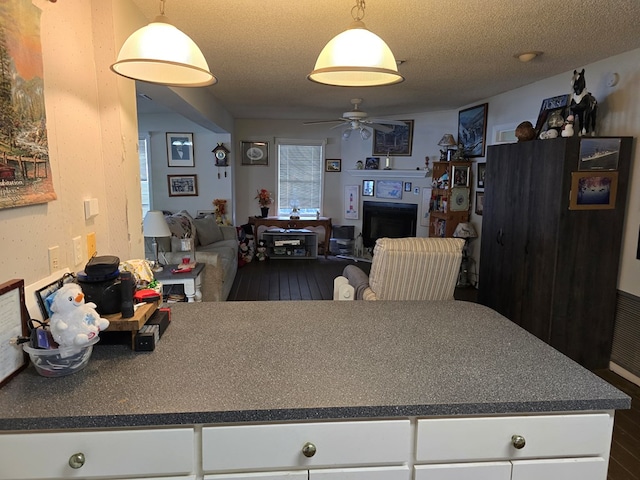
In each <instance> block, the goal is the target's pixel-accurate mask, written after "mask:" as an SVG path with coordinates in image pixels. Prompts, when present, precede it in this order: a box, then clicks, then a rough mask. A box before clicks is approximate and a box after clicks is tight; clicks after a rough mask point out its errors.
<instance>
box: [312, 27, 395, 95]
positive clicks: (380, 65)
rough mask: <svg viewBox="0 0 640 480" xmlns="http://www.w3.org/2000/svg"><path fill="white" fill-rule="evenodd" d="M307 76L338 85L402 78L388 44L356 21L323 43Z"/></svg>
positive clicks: (374, 83) (386, 82) (384, 82)
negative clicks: (325, 43) (313, 66)
mask: <svg viewBox="0 0 640 480" xmlns="http://www.w3.org/2000/svg"><path fill="white" fill-rule="evenodd" d="M307 78H308V79H309V80H311V81H314V82H318V83H323V84H326V85H335V86H341V87H369V86H380V85H391V84H394V83H400V82H402V81H403V80H404V77H402V75H400V74H399V73H398V65H397V63H396V59H395V57H394V56H393V53H392V52H391V49H390V48H389V46H388V45H387V44H386V43H385V42H384V40H382V39H381V38H380V37H378V36H377V35H376V34H375V33H373V32H371V31H369V30H367V29H366V27H365V26H364V23H362V22H360V21H356V22H353V24H352V25H351V26H350V27H349V29H348V30H346V31H344V32H342V33H340V34H339V35H336V36H335V37H333V38H332V39H331V40H330V41H329V43H327V45H326V46H325V47H324V49H323V50H322V51H321V52H320V55H319V56H318V60H317V61H316V65H315V68H314V70H313V72H311V73H310V74H309V75H308V76H307Z"/></svg>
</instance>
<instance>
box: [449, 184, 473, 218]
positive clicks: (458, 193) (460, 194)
mask: <svg viewBox="0 0 640 480" xmlns="http://www.w3.org/2000/svg"><path fill="white" fill-rule="evenodd" d="M449 210H451V211H452V212H454V211H455V212H460V211H463V210H469V189H467V188H452V189H451V203H450V204H449Z"/></svg>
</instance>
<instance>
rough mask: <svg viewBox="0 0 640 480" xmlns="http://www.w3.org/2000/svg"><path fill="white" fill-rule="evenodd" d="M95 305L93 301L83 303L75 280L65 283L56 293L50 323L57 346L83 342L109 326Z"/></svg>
mask: <svg viewBox="0 0 640 480" xmlns="http://www.w3.org/2000/svg"><path fill="white" fill-rule="evenodd" d="M95 308H96V304H95V303H84V294H83V293H82V289H81V288H80V285H78V284H77V283H67V284H65V285H64V286H62V287H61V288H60V290H58V291H57V292H56V294H55V297H54V298H53V302H52V303H51V311H52V312H53V313H52V315H51V320H50V325H51V334H52V335H53V339H54V340H55V341H56V342H57V343H58V345H59V346H61V347H70V346H82V345H85V344H87V343H88V342H89V341H91V340H93V339H94V338H95V337H96V336H97V335H98V332H100V331H101V330H105V329H106V328H107V327H108V326H109V320H107V319H106V318H101V317H100V315H99V314H98V312H96V310H95Z"/></svg>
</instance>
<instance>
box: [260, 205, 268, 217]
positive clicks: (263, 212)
mask: <svg viewBox="0 0 640 480" xmlns="http://www.w3.org/2000/svg"><path fill="white" fill-rule="evenodd" d="M260 212H261V213H262V218H267V217H268V216H269V207H260Z"/></svg>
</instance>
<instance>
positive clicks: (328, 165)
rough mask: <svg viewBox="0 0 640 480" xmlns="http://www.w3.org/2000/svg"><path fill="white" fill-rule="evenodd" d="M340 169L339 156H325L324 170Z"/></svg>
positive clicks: (335, 170)
mask: <svg viewBox="0 0 640 480" xmlns="http://www.w3.org/2000/svg"><path fill="white" fill-rule="evenodd" d="M341 170H342V160H340V159H339V158H327V159H325V161H324V171H325V172H339V171H341Z"/></svg>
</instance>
